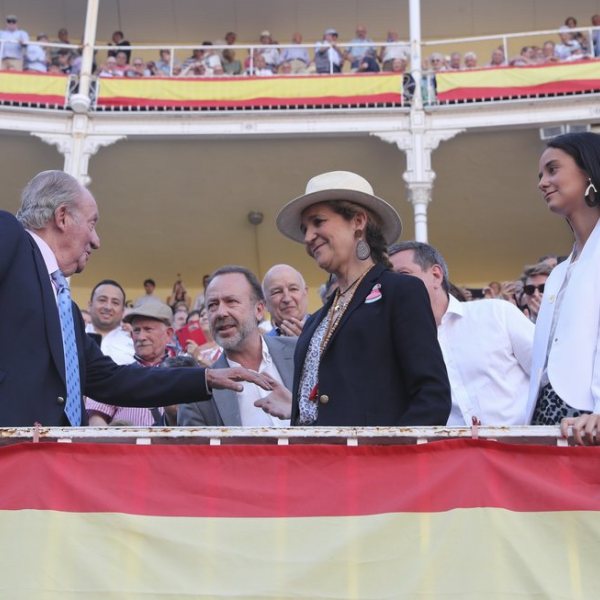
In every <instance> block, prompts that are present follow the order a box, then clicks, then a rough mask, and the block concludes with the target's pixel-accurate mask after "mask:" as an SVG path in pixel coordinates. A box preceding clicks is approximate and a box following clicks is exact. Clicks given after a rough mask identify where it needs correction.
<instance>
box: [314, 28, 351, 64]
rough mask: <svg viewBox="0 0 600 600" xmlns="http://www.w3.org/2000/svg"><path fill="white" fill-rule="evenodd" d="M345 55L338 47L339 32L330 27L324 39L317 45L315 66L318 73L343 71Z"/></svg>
mask: <svg viewBox="0 0 600 600" xmlns="http://www.w3.org/2000/svg"><path fill="white" fill-rule="evenodd" d="M343 64H344V57H343V55H342V52H341V50H340V49H339V47H338V32H337V31H336V30H335V29H332V28H329V29H326V30H325V33H324V34H323V40H322V41H320V42H317V45H316V46H315V67H316V71H317V73H341V72H342V65H343Z"/></svg>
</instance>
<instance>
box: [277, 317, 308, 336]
mask: <svg viewBox="0 0 600 600" xmlns="http://www.w3.org/2000/svg"><path fill="white" fill-rule="evenodd" d="M303 327H304V321H301V320H300V319H296V317H290V318H289V319H284V320H283V321H282V322H281V325H280V326H279V329H281V333H283V335H287V336H290V337H298V336H299V335H300V334H301V333H302V328H303Z"/></svg>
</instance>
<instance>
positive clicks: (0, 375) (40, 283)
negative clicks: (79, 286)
mask: <svg viewBox="0 0 600 600" xmlns="http://www.w3.org/2000/svg"><path fill="white" fill-rule="evenodd" d="M97 222H98V207H97V205H96V201H95V200H94V197H93V196H92V194H91V193H90V192H89V191H88V190H87V189H86V188H84V187H83V186H82V185H81V184H80V183H79V182H78V181H77V180H76V179H75V178H74V177H71V176H70V175H67V174H66V173H63V172H62V171H44V172H42V173H39V174H38V175H36V176H35V177H34V178H33V179H32V180H31V181H30V182H29V183H28V184H27V186H26V187H25V189H24V190H23V194H22V202H21V208H20V209H19V211H18V213H17V217H16V218H15V217H14V216H13V215H11V214H10V213H8V212H5V211H0V308H1V309H2V312H3V314H5V315H10V318H9V319H3V321H2V327H0V357H2V358H1V360H0V426H4V427H7V426H11V427H14V426H32V425H34V423H36V422H38V423H41V424H42V425H46V426H64V425H75V426H79V425H85V424H86V422H87V417H86V411H85V409H84V407H83V402H82V395H86V396H90V397H92V398H95V399H97V400H99V401H102V402H107V403H109V404H115V405H119V406H146V407H152V406H162V405H165V404H171V403H181V402H189V401H190V400H206V399H208V398H209V397H210V392H211V390H212V389H214V388H223V387H228V388H231V389H234V390H238V389H241V388H242V386H241V384H240V383H239V382H240V381H242V380H249V381H253V382H255V383H258V384H260V385H264V386H266V387H267V388H269V387H270V386H269V384H268V383H267V382H266V380H265V379H264V378H263V377H261V376H259V375H258V374H256V373H251V372H249V371H246V370H245V369H241V368H236V369H233V370H225V369H219V370H216V369H215V370H208V369H206V370H204V369H202V370H200V369H170V370H167V369H164V370H163V369H138V368H136V367H135V366H132V365H126V366H119V365H117V364H115V363H114V362H113V361H112V360H111V359H110V358H108V357H106V356H104V355H103V354H102V352H101V351H100V348H99V347H98V346H97V344H96V343H95V342H94V341H92V339H91V338H89V337H88V336H87V335H86V334H85V329H84V323H83V320H82V318H81V314H80V312H79V309H78V308H77V306H76V305H75V304H73V302H72V301H71V295H70V291H69V285H68V282H67V280H66V278H67V277H70V276H71V275H74V274H75V273H79V272H81V271H82V270H83V269H84V268H85V266H86V264H87V262H88V260H89V258H90V255H91V254H92V252H93V251H94V250H96V249H98V248H99V247H100V238H99V237H98V234H97V232H96V224H97Z"/></svg>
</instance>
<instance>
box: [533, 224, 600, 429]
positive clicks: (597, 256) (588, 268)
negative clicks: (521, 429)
mask: <svg viewBox="0 0 600 600" xmlns="http://www.w3.org/2000/svg"><path fill="white" fill-rule="evenodd" d="M572 256H573V255H572V254H571V255H570V256H569V259H568V260H566V261H564V262H563V263H561V264H560V265H558V266H557V267H556V268H555V269H554V270H553V271H552V273H551V274H550V277H549V278H548V280H547V281H546V286H545V289H544V296H543V299H542V306H541V308H540V312H539V314H538V318H537V322H536V325H535V335H534V340H533V358H532V365H531V381H530V386H529V400H528V411H529V421H531V417H532V416H533V411H534V409H535V404H536V401H537V396H538V392H539V387H540V379H541V376H542V371H543V368H544V362H545V359H546V351H547V348H548V338H549V336H550V328H551V326H552V316H553V314H554V309H555V302H556V297H557V295H558V292H559V290H560V288H561V286H562V284H563V281H564V279H565V276H566V273H567V268H568V266H569V264H570V262H571V258H572ZM599 341H600V220H599V221H598V223H596V226H595V227H594V230H593V231H592V234H591V235H590V237H589V239H588V241H587V242H586V244H585V246H584V247H583V251H582V252H581V255H580V256H579V258H578V259H577V261H576V262H575V264H574V265H573V268H572V271H571V278H570V280H569V283H568V284H567V288H566V290H565V293H564V296H563V301H562V304H561V308H560V314H559V317H558V322H557V324H556V330H555V332H554V341H553V343H552V348H551V350H550V356H549V357H548V379H549V380H550V383H551V384H552V387H553V388H554V391H555V392H556V393H557V394H558V396H559V397H560V398H562V399H563V400H564V401H565V402H566V403H567V404H568V405H569V406H572V407H573V408H578V409H582V410H589V411H593V412H596V413H598V412H600V352H599V345H600V344H599Z"/></svg>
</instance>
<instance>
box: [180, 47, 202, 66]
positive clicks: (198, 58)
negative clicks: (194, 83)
mask: <svg viewBox="0 0 600 600" xmlns="http://www.w3.org/2000/svg"><path fill="white" fill-rule="evenodd" d="M203 59H204V48H196V49H195V50H192V55H191V56H190V57H189V58H186V59H185V60H184V61H183V65H181V67H182V72H183V71H185V69H186V68H187V67H189V66H190V65H191V64H195V63H201V62H202V61H203Z"/></svg>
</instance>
